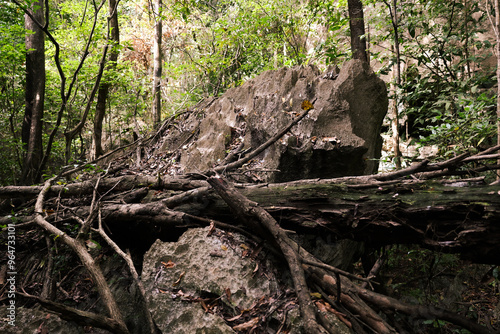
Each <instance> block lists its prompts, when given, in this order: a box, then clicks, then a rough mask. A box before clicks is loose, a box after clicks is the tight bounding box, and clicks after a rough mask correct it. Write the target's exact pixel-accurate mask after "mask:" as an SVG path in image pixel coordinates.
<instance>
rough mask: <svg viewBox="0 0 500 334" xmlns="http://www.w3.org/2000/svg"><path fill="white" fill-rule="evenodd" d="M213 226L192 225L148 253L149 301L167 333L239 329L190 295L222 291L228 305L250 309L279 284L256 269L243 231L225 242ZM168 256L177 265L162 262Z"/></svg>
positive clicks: (146, 281) (145, 271) (145, 273)
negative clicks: (247, 253) (176, 238)
mask: <svg viewBox="0 0 500 334" xmlns="http://www.w3.org/2000/svg"><path fill="white" fill-rule="evenodd" d="M208 231H209V229H208V228H204V229H190V230H188V231H187V232H186V233H184V234H183V235H182V236H181V237H180V239H179V241H178V242H162V241H159V240H157V241H156V242H155V243H154V244H153V246H152V247H151V248H150V250H149V251H148V252H147V253H146V254H145V256H144V266H143V274H142V280H143V282H144V285H145V288H146V291H147V294H148V298H149V300H148V303H149V306H148V307H149V309H150V311H151V312H152V314H153V318H154V319H155V321H156V323H157V325H158V327H159V328H160V329H161V330H162V331H163V333H234V331H233V330H232V329H231V328H230V327H229V326H228V325H226V323H225V322H224V321H223V320H222V319H221V318H220V317H218V316H216V315H213V314H210V313H206V312H205V311H204V310H203V308H202V307H201V305H200V303H199V302H189V301H187V299H189V298H191V297H201V296H221V299H222V300H223V301H224V302H225V303H226V304H227V305H228V307H232V308H234V307H238V308H240V309H248V308H250V307H251V305H252V303H253V302H254V301H256V300H258V299H260V298H261V297H263V296H266V295H267V296H268V295H271V294H272V293H274V292H275V290H276V289H277V285H276V282H275V280H270V279H267V278H266V277H260V276H256V275H254V274H253V271H254V269H255V267H256V263H255V262H254V261H252V260H251V259H249V258H246V257H243V256H242V252H243V250H244V249H243V248H242V247H241V246H240V245H241V244H243V243H244V240H243V239H240V238H241V237H239V236H238V235H234V238H236V242H231V243H224V242H222V241H221V240H220V239H219V238H217V237H215V236H207V234H208ZM234 245H237V246H234ZM168 261H172V262H173V263H175V266H174V267H172V268H166V267H165V266H164V265H163V264H162V262H164V263H168ZM226 289H229V291H231V300H230V301H229V300H228V298H227V296H226ZM188 296H189V297H188Z"/></svg>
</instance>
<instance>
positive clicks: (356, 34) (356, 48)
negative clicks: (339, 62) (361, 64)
mask: <svg viewBox="0 0 500 334" xmlns="http://www.w3.org/2000/svg"><path fill="white" fill-rule="evenodd" d="M347 5H348V7H349V27H350V29H351V50H352V55H353V58H354V59H360V60H362V61H365V62H368V56H367V54H366V40H365V20H364V16H363V4H362V3H361V0H348V1H347Z"/></svg>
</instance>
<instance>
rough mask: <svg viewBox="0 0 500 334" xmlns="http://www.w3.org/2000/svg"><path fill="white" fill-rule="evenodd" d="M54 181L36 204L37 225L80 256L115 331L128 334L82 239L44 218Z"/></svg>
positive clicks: (46, 184)
mask: <svg viewBox="0 0 500 334" xmlns="http://www.w3.org/2000/svg"><path fill="white" fill-rule="evenodd" d="M54 179H55V178H52V179H49V180H48V181H46V182H45V184H44V186H43V189H42V191H41V192H40V194H39V195H38V197H37V201H36V204H35V220H36V222H37V224H38V225H40V226H41V227H42V228H43V229H45V230H46V231H47V232H50V233H52V234H54V235H57V236H59V237H60V238H61V240H62V241H63V242H64V243H65V244H66V245H68V246H69V247H70V248H71V249H72V250H73V251H74V252H75V253H76V254H77V255H78V257H79V258H80V261H82V263H83V265H84V266H85V268H86V269H87V270H88V271H89V273H90V275H91V276H92V278H93V279H94V281H95V284H96V287H97V290H98V291H99V294H100V296H101V298H102V301H103V303H104V305H105V307H106V308H107V310H108V312H109V315H110V317H111V318H112V319H114V321H116V323H117V324H118V330H117V331H115V333H118V334H128V333H129V331H128V329H127V326H126V325H125V321H124V320H123V316H122V314H121V312H120V309H119V308H118V305H117V304H116V301H115V299H114V297H113V295H112V293H111V290H110V289H109V286H108V283H107V281H106V279H105V277H104V275H103V273H102V271H101V270H100V269H99V266H98V265H97V264H96V263H95V262H94V259H93V258H92V256H91V255H90V254H89V252H88V251H87V249H86V247H85V244H84V243H83V241H82V240H80V239H73V238H71V237H70V236H69V235H67V234H66V233H65V232H63V231H61V230H60V229H58V228H57V227H55V226H54V225H52V224H50V223H49V222H48V221H47V220H45V218H44V217H43V203H44V199H45V196H46V195H47V192H48V191H49V188H50V186H51V184H52V182H53V181H54Z"/></svg>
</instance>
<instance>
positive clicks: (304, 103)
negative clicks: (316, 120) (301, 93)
mask: <svg viewBox="0 0 500 334" xmlns="http://www.w3.org/2000/svg"><path fill="white" fill-rule="evenodd" d="M301 108H302V109H304V110H306V111H307V110H311V109H314V106H313V105H312V103H311V102H309V100H304V101H302V105H301Z"/></svg>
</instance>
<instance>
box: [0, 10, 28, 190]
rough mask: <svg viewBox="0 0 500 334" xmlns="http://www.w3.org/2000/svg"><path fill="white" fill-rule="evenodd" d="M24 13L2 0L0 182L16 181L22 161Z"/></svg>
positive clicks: (10, 182) (0, 42)
mask: <svg viewBox="0 0 500 334" xmlns="http://www.w3.org/2000/svg"><path fill="white" fill-rule="evenodd" d="M24 36H25V31H24V22H23V15H22V13H21V12H20V11H19V10H18V9H17V8H16V7H15V6H13V5H12V4H11V3H10V2H5V1H0V64H2V66H0V147H2V150H0V185H5V184H14V183H15V181H16V180H17V179H18V177H19V171H20V167H21V165H20V163H21V143H20V138H21V134H20V129H21V127H20V124H21V122H22V119H23V116H24V85H25V75H24V73H25V67H24V61H25V47H24Z"/></svg>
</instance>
